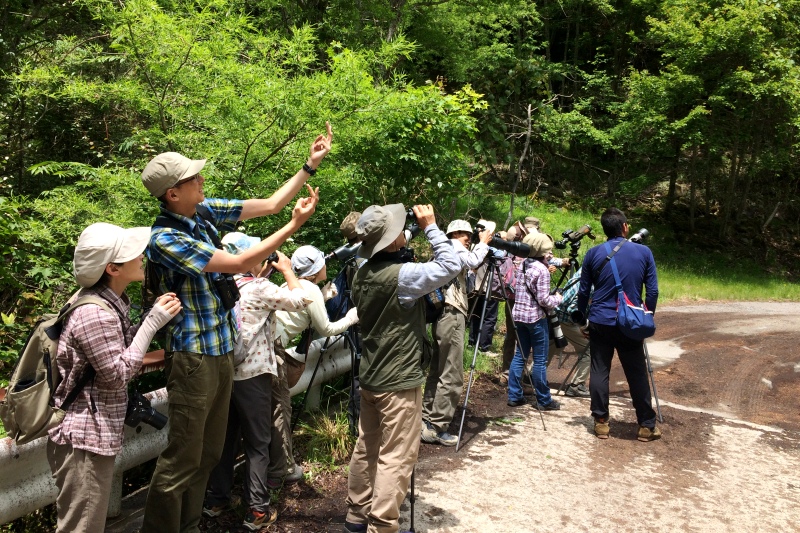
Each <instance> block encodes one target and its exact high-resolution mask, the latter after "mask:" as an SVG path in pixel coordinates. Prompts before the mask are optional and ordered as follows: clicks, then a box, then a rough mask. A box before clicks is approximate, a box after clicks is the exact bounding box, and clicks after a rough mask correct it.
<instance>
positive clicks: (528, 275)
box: [512, 259, 561, 324]
mask: <svg viewBox="0 0 800 533" xmlns="http://www.w3.org/2000/svg"><path fill="white" fill-rule="evenodd" d="M518 268H519V270H517V282H516V286H515V287H514V309H513V311H512V317H513V318H514V322H524V323H526V324H534V323H536V322H538V321H539V320H541V319H542V318H544V316H545V315H544V311H542V306H544V307H545V308H547V309H552V308H554V307H555V306H557V305H558V304H560V303H561V295H560V294H550V272H549V271H548V270H547V267H546V266H545V265H543V264H542V262H541V261H535V260H531V259H527V260H525V261H523V263H522V265H520V267H518ZM534 294H535V295H536V299H534V297H533V295H534ZM537 301H538V303H537Z"/></svg>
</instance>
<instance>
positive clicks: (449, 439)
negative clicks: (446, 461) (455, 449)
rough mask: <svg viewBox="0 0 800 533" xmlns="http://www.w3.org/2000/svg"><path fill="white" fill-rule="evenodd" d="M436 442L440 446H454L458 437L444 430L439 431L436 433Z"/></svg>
mask: <svg viewBox="0 0 800 533" xmlns="http://www.w3.org/2000/svg"><path fill="white" fill-rule="evenodd" d="M436 442H438V443H439V444H441V445H442V446H455V445H456V444H457V443H458V437H456V436H455V435H451V434H450V433H448V432H446V431H440V432H439V433H437V434H436Z"/></svg>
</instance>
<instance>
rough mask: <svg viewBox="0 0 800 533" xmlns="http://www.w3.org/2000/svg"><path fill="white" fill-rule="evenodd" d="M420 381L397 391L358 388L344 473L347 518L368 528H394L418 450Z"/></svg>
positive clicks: (379, 531)
mask: <svg viewBox="0 0 800 533" xmlns="http://www.w3.org/2000/svg"><path fill="white" fill-rule="evenodd" d="M421 423H422V390H421V387H416V388H413V389H407V390H403V391H397V392H370V391H368V390H364V389H361V418H360V420H359V427H358V430H359V431H358V433H359V437H358V442H357V443H356V448H355V450H354V451H353V456H352V458H351V459H350V474H349V475H348V477H347V505H348V511H347V521H348V522H353V523H356V524H368V525H369V527H368V529H367V532H368V533H396V532H397V531H398V530H399V528H400V523H399V520H400V504H402V503H403V500H404V499H405V497H406V492H408V486H409V482H410V481H411V472H412V470H413V468H414V465H415V464H416V463H417V453H418V452H419V428H420V424H421Z"/></svg>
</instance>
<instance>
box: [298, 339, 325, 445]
mask: <svg viewBox="0 0 800 533" xmlns="http://www.w3.org/2000/svg"><path fill="white" fill-rule="evenodd" d="M330 340H331V338H330V337H328V338H326V339H325V343H324V344H323V345H322V348H321V349H320V351H319V358H318V359H317V364H316V365H314V372H312V373H311V380H310V381H309V382H308V387H306V392H305V394H303V401H302V403H301V404H300V409H298V410H297V415H292V429H291V432H292V433H294V428H295V427H296V426H297V422H298V421H299V420H300V415H302V414H303V411H304V410H305V408H306V400H307V399H308V391H310V390H311V387H312V386H313V385H314V378H315V377H317V371H318V370H319V366H320V365H321V364H322V356H323V355H325V352H326V351H327V350H328V343H329V342H330ZM308 344H309V346H308V347H307V348H306V357H308V352H310V351H311V343H310V342H309V343H308Z"/></svg>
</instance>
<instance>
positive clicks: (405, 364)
mask: <svg viewBox="0 0 800 533" xmlns="http://www.w3.org/2000/svg"><path fill="white" fill-rule="evenodd" d="M414 215H415V216H416V219H417V224H419V227H420V229H421V230H422V231H423V232H424V233H425V237H427V239H428V241H429V242H430V244H431V246H432V247H433V261H428V262H425V263H410V262H408V259H409V255H408V254H407V253H406V244H407V242H406V237H405V233H404V232H403V226H404V225H405V220H406V210H405V208H404V207H403V205H402V204H391V205H386V206H378V205H371V206H369V207H368V208H366V209H365V210H364V213H363V214H362V215H361V217H360V218H359V219H358V222H357V223H356V233H357V234H358V236H359V237H360V238H361V242H362V244H361V248H359V250H358V255H359V256H361V257H364V258H366V259H367V261H366V263H364V264H363V265H362V266H361V268H359V269H358V272H357V273H356V275H355V277H354V278H353V286H352V297H353V302H354V303H355V304H356V308H357V309H358V316H359V324H360V326H361V336H362V344H361V347H362V352H361V363H360V366H359V378H360V381H361V416H360V418H359V425H358V441H357V442H356V447H355V450H353V456H352V458H351V459H350V473H349V475H348V476H347V506H348V510H347V518H346V519H345V528H344V530H345V531H347V532H351V533H360V532H367V533H396V532H397V531H398V529H399V518H400V504H401V503H402V502H403V499H404V498H405V497H406V491H407V490H408V485H409V481H410V480H411V472H412V470H413V468H414V464H415V463H416V462H417V454H418V452H419V439H420V426H421V425H422V384H423V383H424V382H425V374H424V369H425V367H426V366H427V361H429V360H430V355H431V351H432V347H431V345H430V341H429V339H428V332H427V330H426V329H425V305H424V302H423V301H422V297H423V296H424V295H425V294H427V293H429V292H431V291H432V290H434V289H436V288H437V287H441V286H443V285H445V284H446V283H447V282H448V281H450V280H451V279H453V278H454V277H456V276H457V275H458V273H459V271H460V270H461V261H460V260H459V258H458V256H457V255H456V253H455V252H454V251H453V246H452V244H451V243H450V241H449V240H448V239H447V237H446V236H445V234H444V233H442V230H440V229H439V228H438V226H437V225H436V217H435V215H434V212H433V207H432V206H430V205H416V206H414Z"/></svg>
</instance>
